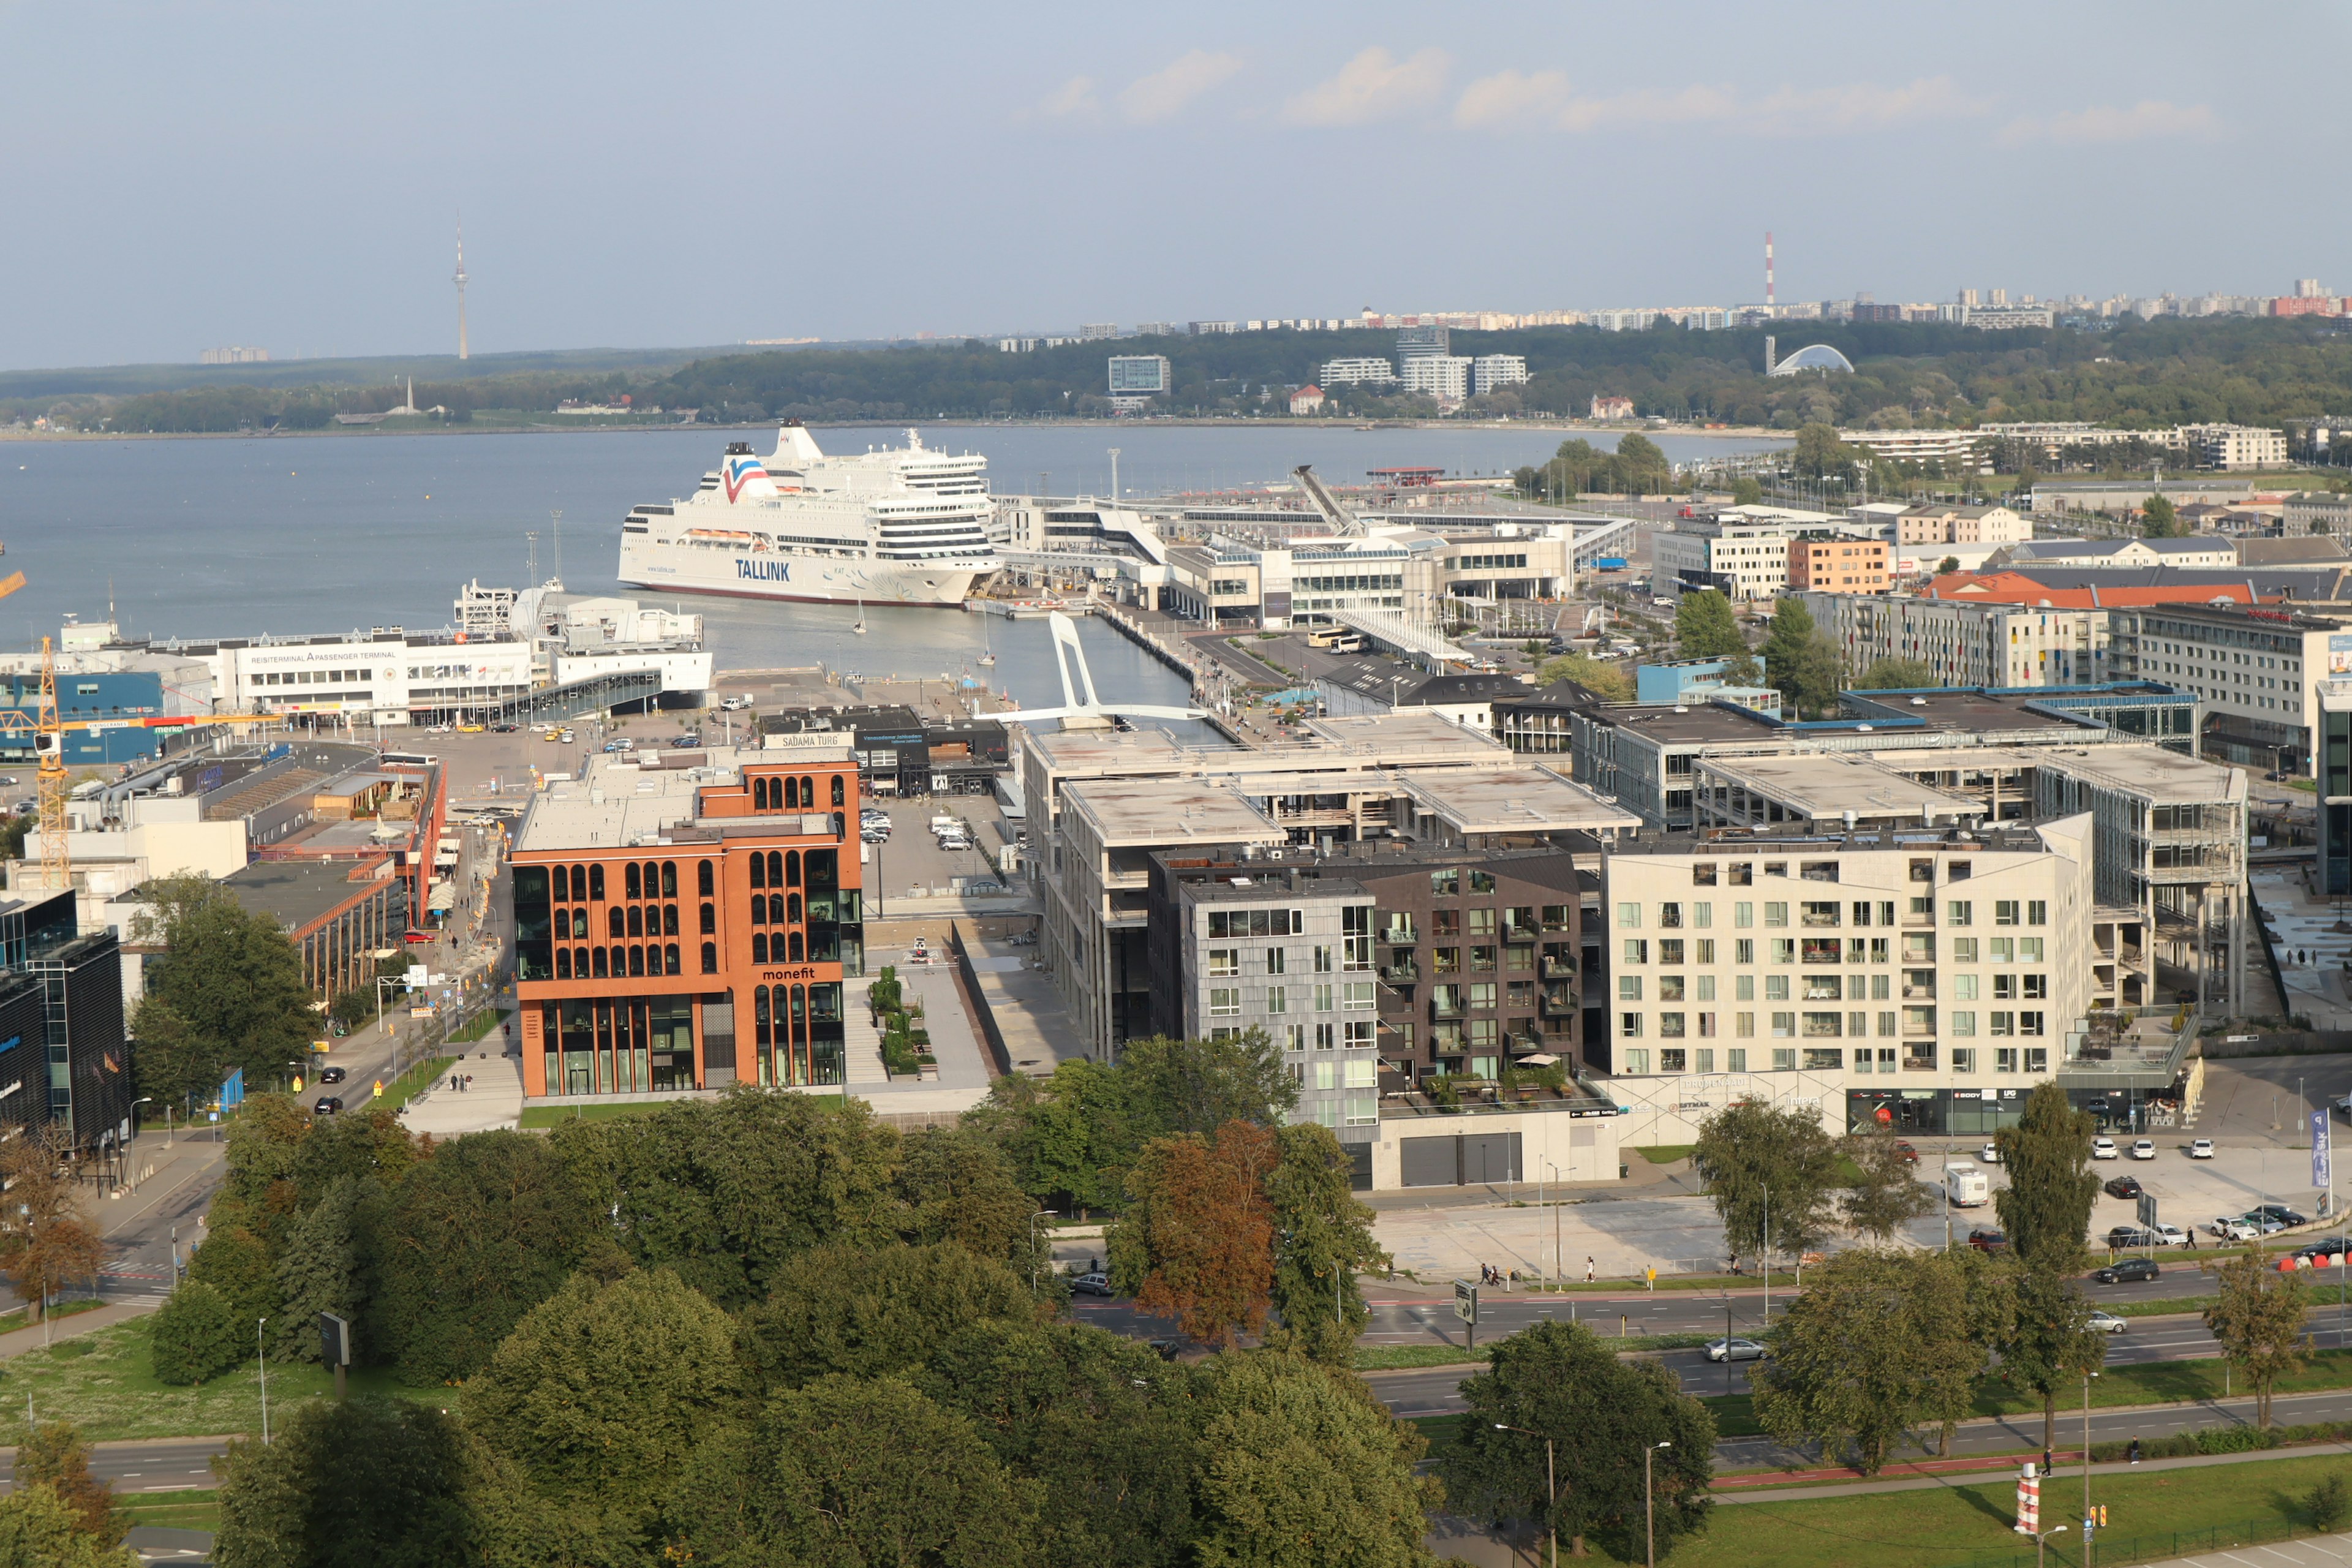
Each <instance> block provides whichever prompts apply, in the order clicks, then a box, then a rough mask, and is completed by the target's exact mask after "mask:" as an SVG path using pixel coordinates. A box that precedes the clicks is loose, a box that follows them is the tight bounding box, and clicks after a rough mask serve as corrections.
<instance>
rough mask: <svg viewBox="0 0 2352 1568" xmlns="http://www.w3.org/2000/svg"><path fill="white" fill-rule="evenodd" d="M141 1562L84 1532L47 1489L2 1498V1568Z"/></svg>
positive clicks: (94, 1567)
mask: <svg viewBox="0 0 2352 1568" xmlns="http://www.w3.org/2000/svg"><path fill="white" fill-rule="evenodd" d="M225 1561H226V1559H222V1558H215V1562H225ZM140 1562H141V1559H140V1557H139V1555H138V1554H137V1553H136V1552H132V1551H131V1549H130V1548H129V1547H127V1546H114V1545H110V1544H108V1543H107V1542H102V1541H100V1539H99V1538H98V1537H97V1536H95V1535H92V1534H91V1533H90V1532H89V1531H87V1530H85V1529H83V1528H82V1521H81V1516H80V1515H79V1514H77V1513H76V1512H75V1511H74V1510H72V1508H70V1507H68V1505H67V1504H66V1503H65V1502H64V1501H63V1500H60V1499H59V1498H58V1494H57V1493H56V1492H54V1491H52V1490H51V1489H48V1488H47V1487H44V1486H19V1487H18V1488H17V1489H16V1490H15V1491H13V1492H10V1493H9V1494H8V1495H7V1496H6V1497H5V1498H0V1568H139V1564H140Z"/></svg>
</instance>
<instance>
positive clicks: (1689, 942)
mask: <svg viewBox="0 0 2352 1568" xmlns="http://www.w3.org/2000/svg"><path fill="white" fill-rule="evenodd" d="M1764 940H1765V942H1767V943H1768V944H1769V954H1770V960H1771V962H1772V963H1796V962H1797V961H1798V959H1799V958H1800V957H1801V958H1802V959H1803V960H1804V962H1805V963H1814V964H1818V963H1837V962H1838V961H1839V959H1840V958H1841V957H1843V959H1844V961H1845V962H1846V963H1894V962H1895V939H1894V938H1892V937H1884V936H1871V937H1862V936H1849V937H1844V938H1839V937H1834V936H1809V937H1803V938H1798V937H1788V936H1774V937H1767V938H1765V939H1764ZM1949 945H1950V952H1949V958H1950V962H1952V963H2041V962H2042V954H2043V953H2044V952H2047V951H2048V947H2049V944H2048V941H2047V939H2045V938H2042V937H2038V936H1988V937H1974V936H1956V937H1953V938H1952V939H1951V941H1950V944H1949ZM1657 947H1658V962H1659V963H1662V964H1666V965H1669V966H1674V965H1679V964H1681V963H1685V962H1689V963H1715V962H1716V954H1717V952H1718V951H1719V949H1718V948H1717V942H1716V939H1715V938H1714V937H1711V936H1702V937H1679V936H1667V937H1660V938H1658V939H1657ZM1474 951H1475V950H1474ZM1504 951H1506V952H1525V951H1527V950H1526V949H1524V948H1516V947H1515V948H1507V949H1505V950H1504ZM1979 953H1981V954H1983V956H1982V957H1979V956H1978V955H1979ZM1685 954H1687V955H1688V957H1687V959H1685ZM1622 955H1623V962H1624V963H1629V964H1642V963H1649V962H1650V939H1649V938H1648V937H1645V936H1629V937H1626V938H1624V939H1623V946H1622ZM1902 958H1903V962H1904V963H1935V962H1936V937H1935V933H1934V932H1932V931H1913V932H1911V933H1910V934H1908V935H1906V936H1905V937H1904V938H1903V952H1902ZM1731 962H1732V963H1740V964H1750V963H1755V962H1756V939H1755V938H1754V937H1752V936H1738V937H1733V938H1732V939H1731Z"/></svg>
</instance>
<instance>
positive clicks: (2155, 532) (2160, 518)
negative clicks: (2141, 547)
mask: <svg viewBox="0 0 2352 1568" xmlns="http://www.w3.org/2000/svg"><path fill="white" fill-rule="evenodd" d="M2139 519H2140V530H2139V531H2140V535H2141V537H2143V538H2146V539H2176V538H2178V537H2179V535H2180V532H2181V528H2180V513H2179V511H2178V510H2175V509H2174V507H2173V504H2172V502H2171V501H2169V500H2166V499H2165V498H2164V497H2163V496H2160V495H2152V496H2150V497H2148V498H2147V500H2144V501H2142V502H2140V507H2139Z"/></svg>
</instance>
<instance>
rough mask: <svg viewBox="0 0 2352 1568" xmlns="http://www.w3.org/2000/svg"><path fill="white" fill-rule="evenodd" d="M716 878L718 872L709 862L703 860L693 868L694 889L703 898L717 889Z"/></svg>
mask: <svg viewBox="0 0 2352 1568" xmlns="http://www.w3.org/2000/svg"><path fill="white" fill-rule="evenodd" d="M718 878H719V873H718V871H717V869H716V868H713V867H712V865H711V864H710V862H709V861H708V860H705V861H703V862H702V863H701V864H700V865H698V866H697V867H696V868H694V890H695V891H696V892H697V893H698V894H699V895H700V896H702V897H703V898H706V899H707V898H709V897H710V896H711V895H712V894H713V893H716V892H717V891H718V890H719V885H718Z"/></svg>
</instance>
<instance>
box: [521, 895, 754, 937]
mask: <svg viewBox="0 0 2352 1568" xmlns="http://www.w3.org/2000/svg"><path fill="white" fill-rule="evenodd" d="M588 927H589V919H588V911H587V910H556V911H555V935H556V938H557V940H558V941H562V942H570V941H575V940H577V941H584V940H586V939H587V938H589V937H592V936H593V935H595V932H593V931H590V930H589V929H588ZM702 929H703V930H704V931H716V930H718V929H719V927H718V923H717V921H716V920H715V918H714V916H713V914H712V911H711V908H710V906H709V904H705V905H703V906H702ZM604 934H605V935H606V936H608V937H621V936H676V935H677V905H676V904H651V905H646V904H631V905H629V906H628V908H627V909H626V910H624V909H623V908H622V907H621V906H620V905H619V904H614V905H611V906H609V907H608V908H607V909H606V910H604Z"/></svg>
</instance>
